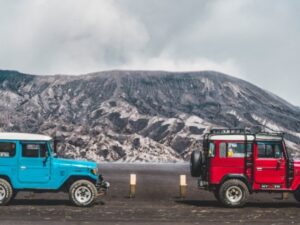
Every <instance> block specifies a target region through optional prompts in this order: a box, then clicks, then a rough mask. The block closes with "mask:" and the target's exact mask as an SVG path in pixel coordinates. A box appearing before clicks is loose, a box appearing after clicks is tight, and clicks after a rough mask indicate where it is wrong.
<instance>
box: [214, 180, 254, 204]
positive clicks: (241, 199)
mask: <svg viewBox="0 0 300 225" xmlns="http://www.w3.org/2000/svg"><path fill="white" fill-rule="evenodd" d="M248 197H249V190H248V187H247V185H246V184H245V183H244V182H242V181H240V180H236V179H232V180H228V181H225V182H224V183H223V184H222V185H221V187H220V190H219V199H220V201H221V202H222V203H223V204H224V205H226V206H228V207H242V206H243V205H245V203H246V202H247V200H248Z"/></svg>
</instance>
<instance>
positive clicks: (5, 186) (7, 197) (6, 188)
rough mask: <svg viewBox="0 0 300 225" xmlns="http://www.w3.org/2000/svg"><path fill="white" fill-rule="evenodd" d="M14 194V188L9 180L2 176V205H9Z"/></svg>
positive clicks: (0, 200)
mask: <svg viewBox="0 0 300 225" xmlns="http://www.w3.org/2000/svg"><path fill="white" fill-rule="evenodd" d="M12 196H13V189H12V187H11V185H10V183H9V182H7V181H6V180H4V179H1V178H0V205H7V204H8V203H9V202H10V201H11V199H12Z"/></svg>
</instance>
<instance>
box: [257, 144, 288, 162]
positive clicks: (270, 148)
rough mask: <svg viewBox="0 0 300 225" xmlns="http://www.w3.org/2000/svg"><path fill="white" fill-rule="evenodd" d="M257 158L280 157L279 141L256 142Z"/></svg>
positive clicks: (280, 147)
mask: <svg viewBox="0 0 300 225" xmlns="http://www.w3.org/2000/svg"><path fill="white" fill-rule="evenodd" d="M257 146H258V158H282V156H283V154H282V145H281V144H280V143H257Z"/></svg>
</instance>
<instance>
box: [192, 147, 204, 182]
mask: <svg viewBox="0 0 300 225" xmlns="http://www.w3.org/2000/svg"><path fill="white" fill-rule="evenodd" d="M202 165H203V156H202V152H200V151H193V152H192V155H191V162H190V170H191V175H192V177H200V175H201V167H202Z"/></svg>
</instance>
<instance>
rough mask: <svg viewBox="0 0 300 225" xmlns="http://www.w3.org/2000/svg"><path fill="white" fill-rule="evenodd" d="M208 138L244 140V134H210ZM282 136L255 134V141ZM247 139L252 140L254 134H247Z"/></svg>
mask: <svg viewBox="0 0 300 225" xmlns="http://www.w3.org/2000/svg"><path fill="white" fill-rule="evenodd" d="M209 140H220V141H246V139H245V135H238V134H237V135H222V134H211V135H210V137H209ZM281 140H282V138H281V137H278V136H271V135H263V134H257V135H256V141H281ZM247 141H254V135H247Z"/></svg>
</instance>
